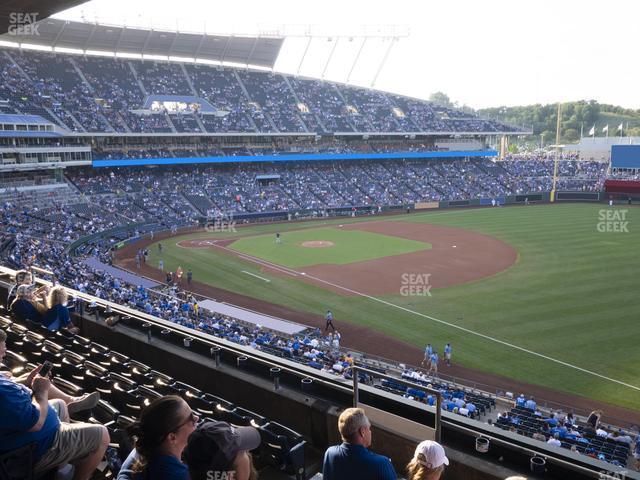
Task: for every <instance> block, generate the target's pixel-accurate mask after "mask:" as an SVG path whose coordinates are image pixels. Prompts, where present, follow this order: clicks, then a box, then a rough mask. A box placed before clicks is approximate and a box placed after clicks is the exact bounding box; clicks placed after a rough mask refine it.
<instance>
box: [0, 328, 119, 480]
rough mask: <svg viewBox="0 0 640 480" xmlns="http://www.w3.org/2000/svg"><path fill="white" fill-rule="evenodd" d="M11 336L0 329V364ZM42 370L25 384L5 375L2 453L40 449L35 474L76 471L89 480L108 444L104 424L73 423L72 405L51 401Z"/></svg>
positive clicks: (0, 390)
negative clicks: (62, 469) (65, 469)
mask: <svg viewBox="0 0 640 480" xmlns="http://www.w3.org/2000/svg"><path fill="white" fill-rule="evenodd" d="M6 339H7V335H6V333H5V332H4V330H0V360H1V359H2V358H3V357H4V355H5V352H6ZM41 369H42V366H40V367H38V368H37V369H36V370H34V371H32V372H30V373H29V375H28V377H27V379H26V381H27V382H28V383H29V387H30V388H28V387H27V386H26V385H23V384H21V383H18V382H16V381H15V380H14V379H13V378H11V377H10V376H5V375H0V454H3V453H7V452H11V451H13V450H16V449H18V448H20V447H23V446H25V445H28V444H35V448H36V449H35V453H34V457H33V461H34V464H35V465H34V474H35V476H36V477H40V476H42V475H43V474H44V473H46V472H49V471H51V470H53V469H55V468H57V467H59V466H62V465H65V464H67V463H71V464H73V465H74V466H75V473H74V479H77V480H83V479H85V480H88V479H89V478H91V475H92V473H93V472H94V470H95V469H96V467H97V466H98V464H99V463H100V461H101V460H102V458H103V456H104V453H105V451H106V450H107V447H108V445H109V432H108V431H107V429H106V428H105V427H104V426H103V425H92V424H88V423H81V422H79V423H69V415H68V410H67V405H66V404H65V402H64V401H63V400H62V399H51V398H50V397H49V394H50V392H52V391H53V390H52V388H55V387H53V386H52V384H51V381H50V380H49V379H48V378H47V377H45V376H42V375H40V374H39V372H40V371H42V370H41Z"/></svg>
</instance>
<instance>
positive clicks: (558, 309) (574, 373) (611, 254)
mask: <svg viewBox="0 0 640 480" xmlns="http://www.w3.org/2000/svg"><path fill="white" fill-rule="evenodd" d="M612 211H614V212H617V213H615V214H613V213H611V212H612ZM624 222H626V223H624ZM276 233H279V234H280V242H276V236H275V234H276ZM157 240H158V239H157V238H156V240H155V241H154V242H155V243H150V245H149V249H150V257H149V261H148V263H147V266H146V267H144V268H145V269H146V271H145V272H144V273H145V275H150V276H155V277H157V278H159V279H160V278H162V274H161V272H159V271H157V269H156V268H153V267H157V266H158V261H159V260H160V259H162V260H163V262H164V268H165V271H166V270H175V269H176V268H177V267H178V266H181V267H182V269H183V270H185V271H186V270H187V269H191V270H192V271H193V279H194V286H193V289H194V290H196V291H209V290H206V288H209V287H210V292H211V295H212V296H214V297H215V298H218V299H220V298H223V299H227V300H229V301H234V302H236V303H240V304H245V305H246V306H250V307H252V308H254V309H261V306H262V310H263V311H266V312H269V313H273V314H278V315H279V316H283V317H284V316H288V317H289V318H292V319H294V320H297V321H305V322H306V323H307V324H309V325H317V326H320V325H322V315H323V313H324V311H326V309H328V308H330V309H331V310H332V311H333V313H334V317H335V321H334V323H335V324H336V327H337V328H338V329H339V330H342V331H343V335H344V336H343V344H344V345H346V346H352V347H353V348H358V349H360V350H364V351H367V352H369V353H372V354H378V355H382V356H385V357H389V358H393V359H394V360H398V361H405V362H410V363H412V364H419V363H420V360H421V358H422V355H421V350H422V349H423V348H424V346H425V345H426V344H427V343H431V344H433V345H434V346H435V348H436V349H437V350H438V352H439V353H440V354H442V348H443V346H444V344H445V343H446V342H451V344H452V346H453V362H454V365H453V366H452V367H449V369H448V368H447V367H445V366H442V367H441V372H443V373H446V374H453V375H459V376H463V377H465V378H473V379H478V380H479V381H485V379H486V378H487V377H483V375H482V374H483V373H486V374H487V375H489V376H491V378H492V379H493V380H492V382H491V384H492V385H495V384H496V383H499V382H500V381H503V382H504V383H505V389H508V388H512V389H517V388H523V389H524V388H527V387H528V386H529V387H530V388H533V386H536V387H540V388H541V389H542V392H543V394H545V395H551V393H553V392H558V393H559V395H558V396H557V397H555V398H556V399H559V401H563V402H567V403H571V404H575V402H576V401H577V400H576V399H583V400H586V402H584V403H583V404H584V405H587V406H588V405H589V402H590V401H591V402H593V401H595V402H602V403H605V404H608V405H611V406H612V409H613V406H616V407H620V408H619V410H618V412H617V413H619V412H623V413H624V412H625V411H627V412H631V415H633V411H635V414H636V415H640V414H638V412H639V411H640V369H639V368H638V366H639V365H640V346H639V345H640V295H639V294H638V291H640V248H639V247H640V209H637V208H635V207H629V208H626V207H623V206H619V207H607V206H603V205H594V204H561V205H531V206H520V207H509V208H486V209H474V210H446V211H431V212H424V213H412V214H410V215H398V216H385V217H382V216H370V217H363V218H355V219H352V218H343V219H332V220H318V221H314V222H292V223H280V224H266V225H254V226H247V227H242V228H237V231H235V232H234V231H225V232H205V231H200V232H196V233H191V234H188V235H176V236H171V237H168V238H164V239H162V240H160V241H161V242H162V244H163V249H162V253H160V252H159V250H158V248H157ZM134 246H135V245H134ZM136 248H137V247H136ZM127 255H129V256H128V257H127ZM120 262H121V263H122V264H123V265H124V266H125V267H129V268H131V266H132V264H131V262H132V260H131V257H130V252H123V254H122V255H121V260H120ZM198 288H200V290H197V289H198ZM252 302H253V303H252ZM487 382H488V381H487ZM515 393H518V392H517V391H516V392H515ZM619 414H620V413H619ZM620 415H622V414H620Z"/></svg>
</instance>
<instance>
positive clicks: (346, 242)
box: [229, 226, 431, 268]
mask: <svg viewBox="0 0 640 480" xmlns="http://www.w3.org/2000/svg"><path fill="white" fill-rule="evenodd" d="M280 238H281V242H282V243H279V244H277V243H276V241H275V236H274V235H273V234H268V235H256V236H250V237H245V238H241V239H239V240H236V241H235V242H233V243H232V244H231V245H230V246H229V248H232V249H233V250H236V251H238V252H242V253H246V254H249V255H253V256H254V257H259V258H262V259H263V260H268V261H270V262H273V263H277V264H278V265H283V266H285V267H291V268H298V267H306V266H309V265H321V264H335V265H344V264H347V263H352V262H360V261H364V260H374V259H376V258H382V257H388V256H391V255H400V254H402V253H411V252H416V251H419V250H427V249H430V248H431V244H429V243H424V242H418V241H415V240H407V239H405V238H400V237H392V236H389V235H382V234H379V233H371V232H364V231H359V230H343V229H341V228H339V227H337V226H336V227H331V228H330V227H324V228H307V229H304V230H298V231H293V232H286V233H284V234H281V237H280ZM313 240H324V241H329V242H333V244H334V245H333V246H331V247H324V248H309V247H303V246H302V243H304V242H307V241H313Z"/></svg>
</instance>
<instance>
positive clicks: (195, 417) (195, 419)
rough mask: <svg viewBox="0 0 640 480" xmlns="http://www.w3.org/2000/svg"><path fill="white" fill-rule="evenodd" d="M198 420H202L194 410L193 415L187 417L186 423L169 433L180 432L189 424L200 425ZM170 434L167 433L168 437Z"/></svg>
mask: <svg viewBox="0 0 640 480" xmlns="http://www.w3.org/2000/svg"><path fill="white" fill-rule="evenodd" d="M198 420H200V417H199V416H198V415H197V414H196V413H195V412H194V411H193V410H192V411H191V413H190V414H189V417H187V419H186V420H185V421H184V422H182V423H181V424H180V425H178V426H177V427H176V428H174V429H173V430H171V431H170V432H169V433H175V432H177V431H178V430H180V429H181V428H182V427H184V426H185V425H186V424H188V423H191V424H193V425H195V424H196V423H198ZM169 433H167V435H169ZM165 436H166V435H165Z"/></svg>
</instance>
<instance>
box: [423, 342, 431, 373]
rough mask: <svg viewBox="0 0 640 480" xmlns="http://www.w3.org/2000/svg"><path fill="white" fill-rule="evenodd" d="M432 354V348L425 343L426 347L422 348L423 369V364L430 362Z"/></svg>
mask: <svg viewBox="0 0 640 480" xmlns="http://www.w3.org/2000/svg"><path fill="white" fill-rule="evenodd" d="M432 353H433V347H432V346H431V344H430V343H427V346H426V347H425V348H424V358H423V359H422V366H423V367H424V362H431V354H432Z"/></svg>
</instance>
